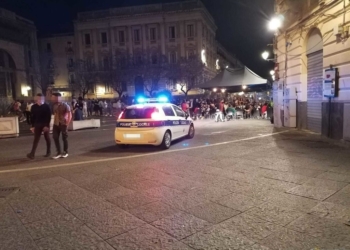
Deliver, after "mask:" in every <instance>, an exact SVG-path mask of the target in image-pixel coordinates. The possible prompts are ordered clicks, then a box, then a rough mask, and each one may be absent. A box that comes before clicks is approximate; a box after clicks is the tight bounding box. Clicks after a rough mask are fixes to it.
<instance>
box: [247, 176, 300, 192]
mask: <svg viewBox="0 0 350 250" xmlns="http://www.w3.org/2000/svg"><path fill="white" fill-rule="evenodd" d="M252 184H253V185H254V186H256V187H257V188H260V187H261V188H266V189H273V190H277V191H281V192H285V191H287V190H290V189H291V188H293V187H296V186H298V185H297V184H295V183H290V182H285V181H280V180H274V179H268V178H260V179H257V180H256V181H255V182H253V183H252Z"/></svg>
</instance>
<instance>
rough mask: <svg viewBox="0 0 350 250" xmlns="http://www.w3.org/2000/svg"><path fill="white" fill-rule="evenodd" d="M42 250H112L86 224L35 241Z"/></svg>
mask: <svg viewBox="0 0 350 250" xmlns="http://www.w3.org/2000/svg"><path fill="white" fill-rule="evenodd" d="M36 244H37V245H38V246H39V247H40V249H42V250H83V249H94V250H104V249H105V250H112V249H113V248H111V247H110V246H109V245H108V244H106V243H104V242H103V241H102V239H101V238H100V237H98V235H96V234H95V233H94V232H93V231H92V230H91V229H89V228H88V227H87V226H82V227H81V228H78V229H76V230H74V231H60V232H58V233H56V234H54V235H52V236H51V237H47V238H43V239H40V240H37V241H36Z"/></svg>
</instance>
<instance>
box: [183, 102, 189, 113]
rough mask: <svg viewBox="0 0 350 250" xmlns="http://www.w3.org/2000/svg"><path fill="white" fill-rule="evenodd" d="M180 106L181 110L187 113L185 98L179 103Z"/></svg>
mask: <svg viewBox="0 0 350 250" xmlns="http://www.w3.org/2000/svg"><path fill="white" fill-rule="evenodd" d="M181 108H182V110H183V112H185V113H187V112H188V103H187V102H186V100H184V101H183V102H182V104H181Z"/></svg>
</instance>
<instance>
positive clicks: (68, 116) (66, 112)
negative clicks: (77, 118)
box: [52, 93, 72, 159]
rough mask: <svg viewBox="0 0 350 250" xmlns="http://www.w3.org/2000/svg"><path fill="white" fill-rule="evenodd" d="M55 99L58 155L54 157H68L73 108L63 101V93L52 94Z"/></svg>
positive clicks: (55, 132) (54, 129)
mask: <svg viewBox="0 0 350 250" xmlns="http://www.w3.org/2000/svg"><path fill="white" fill-rule="evenodd" d="M52 101H53V103H54V104H53V114H54V125H53V131H52V133H53V139H54V141H55V145H56V150H57V155H56V156H54V157H53V159H59V158H67V157H68V124H69V123H70V122H71V120H72V112H71V108H70V107H69V105H68V104H66V103H64V102H62V99H61V94H60V93H54V94H52ZM61 134H62V141H63V152H62V151H61V145H60V135H61Z"/></svg>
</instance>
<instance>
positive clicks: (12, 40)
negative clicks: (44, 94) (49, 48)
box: [0, 8, 40, 99]
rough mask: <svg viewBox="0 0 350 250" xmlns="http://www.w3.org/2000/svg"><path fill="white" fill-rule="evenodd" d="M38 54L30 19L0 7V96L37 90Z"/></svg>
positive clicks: (17, 96) (13, 96) (11, 96)
mask: <svg viewBox="0 0 350 250" xmlns="http://www.w3.org/2000/svg"><path fill="white" fill-rule="evenodd" d="M38 73H39V57H38V45H37V34H36V27H35V25H34V23H33V22H31V21H29V20H27V19H25V18H23V17H20V16H18V15H16V14H15V13H13V12H11V11H8V10H5V9H1V8H0V98H8V99H24V98H25V97H30V96H33V95H34V93H35V92H36V91H40V90H39V88H38V85H37V84H36V78H37V76H38V75H40V74H38Z"/></svg>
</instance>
